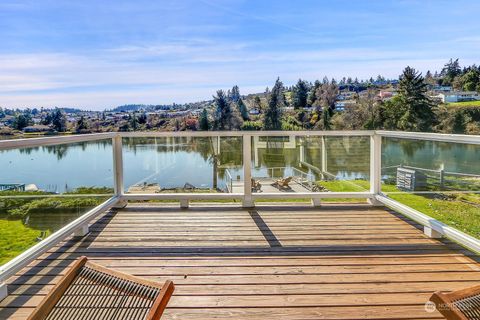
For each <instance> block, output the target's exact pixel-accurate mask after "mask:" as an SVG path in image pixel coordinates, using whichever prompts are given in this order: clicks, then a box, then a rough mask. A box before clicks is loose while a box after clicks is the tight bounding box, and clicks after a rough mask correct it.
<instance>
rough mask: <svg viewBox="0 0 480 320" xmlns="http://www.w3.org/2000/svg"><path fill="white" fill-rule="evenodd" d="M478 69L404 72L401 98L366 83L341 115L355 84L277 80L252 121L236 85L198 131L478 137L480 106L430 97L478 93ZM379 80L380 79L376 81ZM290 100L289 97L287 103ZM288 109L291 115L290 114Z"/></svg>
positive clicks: (453, 66)
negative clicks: (444, 89) (382, 95)
mask: <svg viewBox="0 0 480 320" xmlns="http://www.w3.org/2000/svg"><path fill="white" fill-rule="evenodd" d="M479 74H480V68H479V67H477V66H476V65H473V66H469V67H465V68H463V69H462V68H460V66H459V64H458V59H457V60H450V61H449V62H448V63H447V64H446V65H445V66H444V68H443V69H442V71H441V72H440V73H437V72H436V73H435V75H434V76H432V74H431V72H430V71H428V72H427V73H426V77H423V75H422V74H421V73H420V72H419V71H417V70H415V69H414V68H411V67H406V68H405V69H404V70H403V73H402V74H401V76H400V77H399V81H398V85H397V88H396V89H397V92H398V94H397V95H396V96H394V97H393V98H392V99H389V100H381V99H379V98H378V87H376V86H373V85H371V84H372V83H373V82H374V81H375V80H373V79H370V80H369V81H367V82H363V81H362V82H358V80H355V81H352V83H355V82H358V83H364V84H365V83H366V84H367V90H366V92H364V93H362V94H361V95H359V94H355V95H354V99H355V102H356V103H355V104H353V105H352V106H350V107H348V108H345V110H343V111H341V112H337V110H336V108H335V103H336V100H337V97H338V95H339V93H340V88H341V87H342V86H344V85H345V84H347V83H349V82H350V81H351V80H349V79H347V80H345V79H342V80H341V81H340V82H339V83H337V82H336V81H335V79H331V80H329V79H328V78H326V77H325V78H324V79H323V80H322V81H319V80H317V81H315V82H314V83H313V84H312V83H309V82H307V81H305V80H301V79H300V80H298V82H297V83H296V84H295V85H294V86H292V87H291V88H285V87H284V86H283V84H282V82H281V81H280V79H277V80H276V82H275V84H274V86H273V88H272V89H271V90H270V89H268V88H267V90H266V91H265V93H264V94H263V97H262V98H260V96H259V95H255V96H254V98H253V99H252V98H250V99H249V102H248V104H249V105H250V109H252V108H253V109H255V110H260V114H259V115H255V116H249V115H248V113H246V112H245V102H244V101H243V98H242V96H241V95H240V94H239V88H238V86H234V87H233V88H232V90H229V91H227V92H224V91H223V90H219V91H217V94H216V95H215V96H214V103H213V111H212V112H211V113H209V112H208V111H207V110H206V109H204V110H203V112H202V113H201V115H200V119H199V123H200V126H199V129H200V130H332V129H333V130H362V129H385V130H403V131H424V132H427V131H437V132H449V133H470V134H479V133H480V106H479V107H470V108H469V107H465V108H448V107H447V106H444V105H442V104H441V103H439V102H438V101H435V100H433V99H432V98H430V97H429V95H428V94H427V92H428V89H429V87H430V88H431V87H433V86H438V85H440V86H447V85H451V86H453V87H454V88H455V87H458V88H459V89H464V90H468V89H471V88H473V87H476V88H477V87H478V88H480V87H479V86H480V77H479ZM378 79H380V80H379V81H381V79H383V78H380V77H378V78H377V80H378ZM286 95H289V99H288V100H289V101H290V102H287V98H286ZM287 106H290V107H292V108H291V109H293V110H287V109H286V108H285V107H287Z"/></svg>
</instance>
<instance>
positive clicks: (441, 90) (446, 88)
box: [433, 85, 452, 93]
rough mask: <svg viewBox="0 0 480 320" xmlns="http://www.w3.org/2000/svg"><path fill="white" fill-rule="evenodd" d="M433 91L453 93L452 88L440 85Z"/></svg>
mask: <svg viewBox="0 0 480 320" xmlns="http://www.w3.org/2000/svg"><path fill="white" fill-rule="evenodd" d="M433 91H435V92H438V93H440V92H450V91H452V87H451V86H439V85H436V86H434V87H433Z"/></svg>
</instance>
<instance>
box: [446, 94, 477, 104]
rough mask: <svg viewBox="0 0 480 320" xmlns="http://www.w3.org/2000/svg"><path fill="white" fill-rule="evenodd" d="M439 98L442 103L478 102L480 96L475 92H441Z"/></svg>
mask: <svg viewBox="0 0 480 320" xmlns="http://www.w3.org/2000/svg"><path fill="white" fill-rule="evenodd" d="M439 97H440V99H442V102H443V103H448V102H463V101H477V100H480V94H479V93H478V92H475V91H451V92H443V93H440V94H439Z"/></svg>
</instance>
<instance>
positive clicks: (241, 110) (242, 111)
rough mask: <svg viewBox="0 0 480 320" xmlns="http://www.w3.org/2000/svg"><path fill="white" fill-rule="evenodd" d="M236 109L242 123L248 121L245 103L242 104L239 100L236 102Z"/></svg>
mask: <svg viewBox="0 0 480 320" xmlns="http://www.w3.org/2000/svg"><path fill="white" fill-rule="evenodd" d="M237 108H238V112H239V113H240V116H241V117H242V119H243V121H247V120H250V116H249V115H248V110H247V106H246V105H245V103H244V102H243V100H242V99H241V98H240V99H239V100H238V101H237Z"/></svg>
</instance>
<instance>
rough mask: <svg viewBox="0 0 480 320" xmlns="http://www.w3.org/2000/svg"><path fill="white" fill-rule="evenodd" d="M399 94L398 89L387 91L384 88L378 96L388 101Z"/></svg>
mask: <svg viewBox="0 0 480 320" xmlns="http://www.w3.org/2000/svg"><path fill="white" fill-rule="evenodd" d="M396 95H397V92H396V91H385V90H382V91H380V93H379V94H378V97H379V98H380V100H382V101H386V100H390V99H392V98H393V97H394V96H396Z"/></svg>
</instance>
